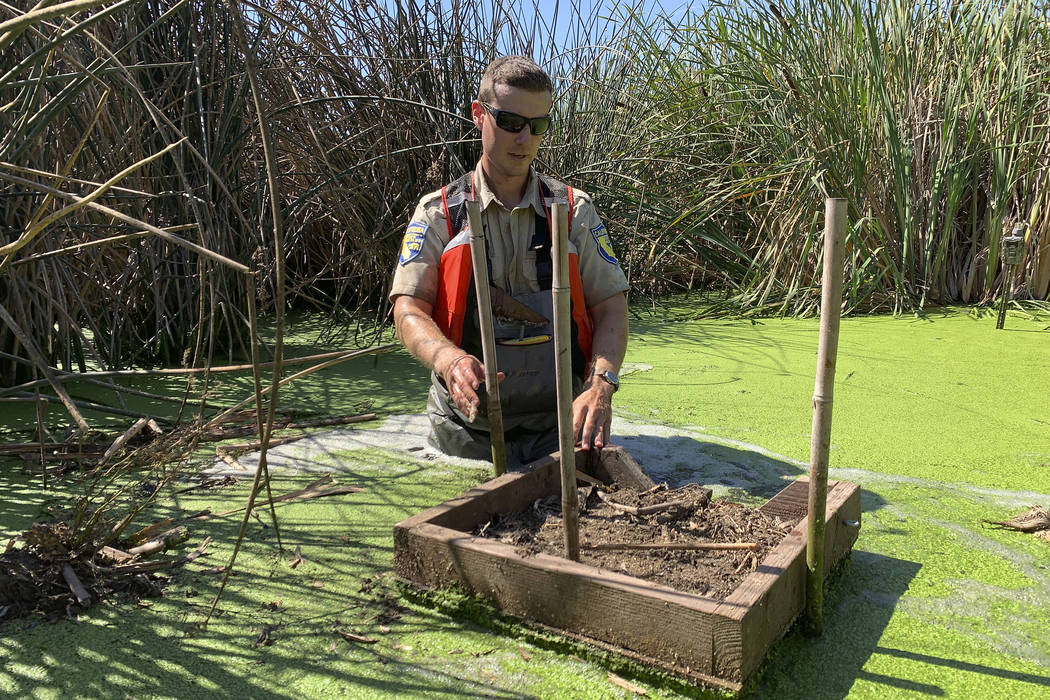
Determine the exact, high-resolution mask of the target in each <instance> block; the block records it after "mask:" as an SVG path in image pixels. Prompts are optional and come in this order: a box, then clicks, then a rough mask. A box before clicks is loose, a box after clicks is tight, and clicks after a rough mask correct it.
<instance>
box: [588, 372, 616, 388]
mask: <svg viewBox="0 0 1050 700" xmlns="http://www.w3.org/2000/svg"><path fill="white" fill-rule="evenodd" d="M594 376H596V377H601V378H602V379H604V380H605V381H607V382H609V383H610V384H612V388H613V392H615V391H616V390H617V389H619V388H620V378H619V377H617V376H616V372H613V371H612V370H608V369H603V370H601V371H599V372H595V373H594Z"/></svg>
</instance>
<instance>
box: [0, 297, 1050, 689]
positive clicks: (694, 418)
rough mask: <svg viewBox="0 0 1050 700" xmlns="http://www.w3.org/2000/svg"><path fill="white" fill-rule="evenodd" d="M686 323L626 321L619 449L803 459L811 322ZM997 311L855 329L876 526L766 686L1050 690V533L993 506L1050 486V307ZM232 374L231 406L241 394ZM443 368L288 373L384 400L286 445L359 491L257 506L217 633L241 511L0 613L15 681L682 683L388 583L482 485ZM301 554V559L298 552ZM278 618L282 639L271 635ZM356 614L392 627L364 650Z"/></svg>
mask: <svg viewBox="0 0 1050 700" xmlns="http://www.w3.org/2000/svg"><path fill="white" fill-rule="evenodd" d="M689 316H690V309H689V308H688V306H687V305H683V306H681V307H679V308H677V309H675V310H673V312H671V313H667V314H663V315H660V316H650V315H648V314H644V313H639V314H636V315H635V316H634V317H633V318H632V335H631V344H630V347H629V350H628V357H627V362H628V364H627V365H626V371H625V372H624V377H623V382H622V384H623V388H622V389H621V391H620V392H619V393H618V394H617V395H616V400H615V408H616V411H617V417H616V420H615V422H614V432H615V433H616V438H615V440H616V441H618V442H620V443H621V444H623V445H625V446H626V447H627V449H628V450H629V451H630V452H631V453H632V454H633V455H634V456H635V457H636V458H637V459H638V460H639V461H640V462H641V463H642V466H643V467H644V468H645V469H646V470H647V471H649V472H650V474H651V475H653V476H654V477H655V478H657V479H666V480H668V481H671V482H674V483H685V482H688V481H698V482H700V483H704V484H707V485H710V486H712V487H714V488H716V489H717V490H719V491H720V492H721V493H723V494H726V495H730V496H732V497H733V498H736V499H738V500H754V501H758V500H761V499H763V498H765V497H768V496H769V495H771V494H772V493H774V492H776V491H777V490H779V488H780V487H782V486H783V484H784V483H786V482H787V480H790V479H793V478H795V477H796V476H797V475H799V474H801V473H803V472H804V471H805V470H806V466H805V463H806V461H807V459H808V451H809V431H810V424H811V420H812V412H811V410H812V409H811V403H810V402H811V397H812V393H813V373H814V370H815V366H816V347H817V327H818V325H817V321H816V320H812V319H811V320H799V319H763V320H756V321H751V320H747V319H744V320H733V319H728V320H727V319H717V320H712V319H706V320H705V319H698V320H691V319H690V318H689ZM307 325H308V324H305V323H303V324H301V326H300V328H301V329H303V330H304V331H308V330H309V328H307ZM994 325H995V318H994V315H992V314H989V313H987V312H980V311H977V310H974V311H970V310H967V309H957V310H955V309H953V310H946V311H939V312H932V313H927V314H925V315H923V316H921V317H904V318H892V317H859V318H847V319H844V320H843V322H842V328H841V336H840V346H839V359H838V366H837V373H838V375H837V382H836V386H835V405H834V410H835V413H834V421H833V427H832V451H831V475H832V477H833V478H839V479H848V480H851V481H854V482H856V483H859V484H860V485H861V487H862V504H863V508H864V515H863V525H862V529H861V534H860V539H859V540H858V542H857V544H856V546H855V548H854V552H853V554H852V556H851V558H850V559H849V560H848V562H847V563H846V564H845V565H844V566H843V567H842V568H841V569H840V571H839V572H838V573H837V574H836V575H835V576H834V577H833V578H832V580H831V581H830V582H829V589H828V592H827V594H826V598H825V633H824V636H823V637H821V638H820V639H816V640H814V639H809V638H806V637H803V636H802V635H801V634H800V633H799V632H798V631H797V630H793V631H792V632H791V633H789V635H788V636H787V637H786V638H785V640H783V641H782V642H781V643H780V644H779V645H778V646H777V647H776V648H775V649H774V651H773V652H772V654H771V655H770V657H769V659H768V660H767V663H766V664H765V665H764V666H763V668H762V670H761V671H760V675H759V677H758V678H757V679H756V681H755V682H754V683H753V685H752V687H751V689H750V690H751V692H752V693H753V694H754V695H755V696H756V697H771V698H772V697H776V698H794V697H817V698H841V697H856V698H867V697H872V698H886V697H894V698H896V697H904V698H907V697H915V698H927V697H930V696H935V697H959V698H1000V697H1010V698H1042V697H1048V696H1050V638H1048V636H1047V635H1046V632H1045V631H1046V629H1047V628H1048V626H1050V608H1048V604H1047V602H1046V601H1047V600H1050V544H1047V543H1046V542H1042V541H1039V540H1036V539H1035V538H1034V537H1032V536H1029V535H1022V534H1017V533H1010V532H1004V531H1000V530H995V529H991V528H989V527H987V526H986V525H984V524H983V522H982V521H983V520H984V519H1003V518H1005V517H1008V516H1010V515H1013V514H1015V513H1017V512H1019V511H1020V510H1023V509H1024V508H1025V507H1026V506H1028V505H1030V504H1032V503H1042V504H1043V505H1050V373H1047V371H1046V367H1047V365H1048V359H1050V317H1047V316H1045V315H1044V316H1038V315H1034V314H1029V315H1025V314H1020V313H1011V314H1010V316H1009V318H1008V320H1007V327H1006V329H1005V330H1002V331H996V330H995V328H994ZM293 330H294V329H293ZM299 337H300V338H302V340H300V341H298V346H297V347H294V348H293V351H294V352H298V353H299V354H306V353H308V352H313V351H317V350H318V349H317V348H312V347H309V346H308V341H307V340H306V339H307V338H308V337H309V333H308V332H304V333H302V335H301V336H299ZM221 383H222V389H223V391H224V392H226V395H227V396H228V397H232V398H240V397H241V394H242V393H243V392H244V391H246V388H247V386H248V382H247V380H246V378H236V379H229V378H223V379H222V380H221ZM426 387H427V378H426V376H425V374H424V373H423V372H422V371H421V370H420V369H419V368H418V367H417V366H416V365H415V364H414V363H413V362H412V361H411V359H410V358H408V357H407V356H405V355H404V354H403V353H394V354H390V355H384V356H382V357H381V358H379V359H378V360H373V359H371V358H366V359H362V360H356V361H354V362H351V363H347V364H345V365H342V366H340V367H337V368H334V369H332V370H328V371H326V373H324V374H321V375H316V376H315V377H314V378H312V379H311V380H309V381H306V382H303V383H300V384H297V385H294V386H293V387H292V388H291V389H290V390H288V391H287V392H284V394H282V396H283V399H282V400H283V401H284V402H286V405H289V406H302V407H310V408H313V409H316V410H321V411H325V412H330V413H333V414H338V413H350V412H353V411H356V410H358V409H360V408H361V407H362V405H363V404H364V403H365V402H367V401H371V402H372V406H373V410H376V411H377V412H378V413H379V414H380V416H381V420H380V421H376V422H375V423H373V424H365V425H363V426H359V427H355V428H354V429H352V430H351V429H344V430H341V431H332V432H328V433H324V434H319V435H317V436H314V438H312V439H311V440H309V441H306V442H304V443H298V444H294V445H288V446H284V447H281V448H278V449H277V450H276V451H275V454H274V458H273V461H274V462H275V463H276V464H277V465H278V468H277V470H276V472H275V474H276V476H275V489H276V490H277V491H290V490H293V489H295V488H301V486H302V485H304V484H305V483H306V482H308V481H311V480H313V479H314V478H316V476H317V474H316V472H317V471H328V472H331V473H333V474H334V475H335V477H336V479H337V481H338V482H339V483H346V484H355V485H360V486H363V487H365V489H366V490H365V491H364V492H362V493H358V494H350V495H345V496H339V497H335V498H330V499H319V500H315V501H307V502H304V503H296V504H291V505H287V506H284V507H281V508H279V509H278V511H277V512H278V516H279V518H280V525H281V536H282V540H283V542H284V544H285V547H286V550H287V551H286V552H285V553H284V554H283V555H280V554H278V553H277V551H276V545H275V543H274V537H273V534H272V528H270V527H268V526H267V525H266V522H267V521H266V518H265V514H263V513H260V514H261V515H263V516H264V517H263V518H262V520H261V521H257V520H254V519H253V520H252V521H251V524H250V527H249V533H248V540H249V541H248V544H247V545H246V548H245V550H244V551H242V553H241V555H240V558H239V559H238V575H237V576H235V577H233V578H232V579H231V582H230V584H229V587H228V588H227V591H226V593H225V594H224V597H223V600H222V602H221V603H220V614H219V615H217V616H216V617H214V618H213V619H212V621H211V623H210V624H209V626H208V628H207V630H206V631H202V630H201V629H200V624H199V623H200V622H201V621H202V619H203V613H202V610H203V609H204V607H206V606H207V605H208V604H209V603H210V601H211V598H212V597H213V596H214V593H215V591H216V589H217V586H218V576H216V575H215V574H213V573H209V571H210V570H211V568H213V567H215V566H217V565H220V564H224V563H225V562H226V561H227V559H228V557H229V554H230V551H231V547H232V541H233V539H234V538H235V535H236V531H237V527H238V526H239V522H240V521H239V517H238V516H230V517H226V518H215V519H212V520H210V521H208V522H207V523H206V524H201V525H197V526H194V528H193V529H194V539H192V540H191V542H195V541H199V539H201V538H203V537H204V535H211V537H212V538H213V539H214V541H215V542H214V544H213V546H212V548H211V549H210V550H209V553H210V554H209V556H207V557H204V558H202V559H200V560H198V561H197V562H194V563H192V564H190V565H188V566H187V567H186V568H185V570H184V571H183V572H182V573H181V574H180V575H179V576H178V577H177V578H176V579H175V580H174V581H173V583H172V584H171V585H170V586H169V588H168V592H167V595H166V596H165V597H164V598H160V599H154V600H151V601H146V602H144V603H142V604H139V605H129V604H121V603H118V602H107V603H104V604H102V605H99V606H96V607H95V608H92V609H91V610H89V611H86V612H84V613H81V614H80V615H79V617H78V619H77V620H76V621H63V622H59V623H56V624H38V625H36V626H33V627H30V628H26V624H25V622H16V623H7V624H4V625H0V659H2V664H0V694H9V695H12V696H17V697H42V698H47V697H55V698H58V697H61V698H66V697H136V698H138V697H179V698H181V697H273V698H284V697H330V696H337V697H338V696H342V697H351V698H367V697H376V698H402V697H433V698H459V697H503V698H511V697H514V698H518V697H532V698H607V697H629V696H631V697H633V695H632V694H631V693H629V692H628V691H626V690H624V689H623V688H621V687H619V686H617V685H614V684H612V683H611V682H610V681H609V678H608V671H609V669H612V670H615V671H616V672H617V673H619V674H621V675H625V676H631V679H632V682H633V683H635V684H637V685H640V686H642V687H644V688H645V689H646V690H647V692H648V694H649V697H667V698H670V697H681V696H682V695H683V694H685V693H687V689H684V688H682V687H680V686H677V685H675V684H673V683H671V682H669V681H667V680H666V679H661V678H660V677H658V676H648V677H646V676H644V675H642V676H638V675H631V673H632V669H631V668H630V667H625V666H623V665H622V664H620V662H619V661H618V660H617V659H612V658H602V657H601V656H600V655H595V654H591V653H589V652H588V651H587V650H586V649H581V648H573V647H566V646H564V645H562V646H559V645H558V643H557V642H556V641H552V640H551V639H549V638H546V637H544V636H543V635H536V634H532V633H530V632H529V631H527V630H525V629H523V628H521V627H519V626H516V625H514V624H512V623H507V622H506V621H495V622H494V621H493V620H492V619H491V616H489V615H488V613H486V612H484V611H481V612H478V610H477V609H476V608H475V609H473V614H474V616H475V619H480V618H486V621H487V623H488V624H489V625H490V627H482V626H479V625H477V624H475V623H474V622H472V621H471V620H470V619H469V618H468V617H463V616H460V617H453V616H450V615H447V614H445V612H440V611H438V610H435V609H434V608H433V607H431V604H432V603H433V602H434V601H433V600H431V601H419V600H418V599H415V598H413V599H411V600H409V599H408V598H406V597H405V596H404V595H403V594H402V592H401V591H400V590H399V589H398V588H397V587H396V586H395V583H394V581H393V579H392V577H391V575H390V561H391V548H392V539H391V527H392V525H393V524H394V523H396V522H397V521H399V520H401V519H403V518H404V517H407V516H408V515H410V514H414V513H416V512H418V511H420V510H422V509H423V508H425V507H427V506H429V505H433V504H435V503H438V502H440V501H442V500H445V499H447V498H451V497H453V496H456V495H458V494H459V493H461V492H462V491H464V490H466V489H467V488H469V487H471V486H473V485H475V484H477V483H479V482H480V481H482V480H484V479H485V478H486V477H487V471H486V469H485V468H484V466H483V465H481V464H478V463H472V462H467V461H449V460H444V459H441V458H439V457H437V455H435V453H433V452H432V451H431V450H429V449H428V448H426V446H425V442H424V440H423V438H422V436H421V435H419V432H420V430H421V429H422V426H423V421H422V420H421V418H420V416H419V414H420V413H421V411H422V409H423V404H424V395H425V391H426ZM158 410H159V409H158ZM9 418H10V420H8V421H7V424H8V425H9V426H14V425H17V424H18V423H19V420H20V419H19V417H18V416H17V415H15V414H10V415H9ZM23 418H24V417H23ZM244 461H245V463H246V464H248V465H249V466H251V463H252V462H251V459H250V458H246V459H245V460H244ZM282 465H283V466H282ZM0 489H2V492H3V493H4V499H3V500H2V503H0V534H2V535H4V540H5V541H6V539H7V538H8V537H9V536H10V534H12V533H14V532H16V531H18V530H20V529H22V528H24V527H26V526H27V525H28V523H30V522H32V520H33V519H34V518H36V517H38V516H39V515H40V512H41V505H42V503H43V500H44V499H45V498H47V497H52V496H55V495H56V494H57V495H60V494H61V491H60V490H59V491H58V492H56V491H50V492H49V493H48V494H46V495H45V494H42V493H41V488H40V485H39V483H38V482H35V481H34V482H30V481H29V480H28V479H27V478H26V477H25V476H23V475H21V474H20V473H19V472H18V471H17V469H16V468H15V465H14V464H13V463H11V462H0ZM245 498H246V486H245V483H244V482H243V481H242V482H241V483H240V484H238V485H237V486H234V487H230V488H226V489H223V490H219V491H210V492H189V493H186V494H180V495H177V496H170V497H167V498H165V499H164V500H163V504H164V505H163V507H161V508H160V509H159V510H160V512H158V513H155V514H154V515H155V516H156V517H160V516H162V515H168V514H177V513H180V512H189V511H194V510H198V509H200V508H204V507H210V508H212V509H213V510H216V511H218V510H223V509H229V508H232V507H235V506H236V505H238V504H241V503H243V502H244V500H245ZM296 546H299V547H300V550H301V553H302V556H303V557H304V558H305V562H304V563H302V564H301V565H299V566H297V567H296V568H294V569H293V568H291V567H289V566H288V564H287V562H288V561H289V560H291V559H292V557H293V551H294V549H295V547H296ZM451 599H452V600H454V599H455V596H451ZM453 604H454V603H453ZM448 609H449V606H448V605H446V606H445V607H442V608H441V610H446V611H447V610H448ZM264 626H267V627H268V629H269V635H268V636H269V643H266V642H261V643H258V644H257V642H258V640H259V637H260V632H261V631H262V630H263V627H264ZM491 627H495V628H496V630H497V631H494V630H493V629H492V628H491ZM336 628H338V629H339V630H343V631H347V632H351V633H353V634H357V635H360V636H364V637H367V638H369V639H375V640H377V641H376V642H375V643H374V644H360V643H352V642H348V641H347V640H346V639H345V638H344V637H343V636H341V635H339V634H338V632H337V631H336ZM635 670H636V669H635Z"/></svg>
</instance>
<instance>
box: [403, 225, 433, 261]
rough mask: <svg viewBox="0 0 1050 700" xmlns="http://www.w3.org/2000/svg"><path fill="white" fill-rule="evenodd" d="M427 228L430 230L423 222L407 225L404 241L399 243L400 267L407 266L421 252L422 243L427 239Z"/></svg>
mask: <svg viewBox="0 0 1050 700" xmlns="http://www.w3.org/2000/svg"><path fill="white" fill-rule="evenodd" d="M428 228H430V227H429V225H428V224H426V222H423V221H413V222H412V223H410V224H409V225H408V229H407V230H406V231H405V239H404V240H403V241H401V264H402V265H407V264H408V263H409V262H411V261H412V260H413V259H414V258H415V257H416V256H417V255H419V253H420V251H421V250H423V241H424V239H426V237H427V229H428Z"/></svg>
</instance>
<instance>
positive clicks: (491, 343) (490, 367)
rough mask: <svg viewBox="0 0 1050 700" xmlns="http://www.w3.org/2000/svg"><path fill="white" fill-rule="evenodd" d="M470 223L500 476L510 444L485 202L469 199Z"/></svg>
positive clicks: (494, 465)
mask: <svg viewBox="0 0 1050 700" xmlns="http://www.w3.org/2000/svg"><path fill="white" fill-rule="evenodd" d="M466 206H467V221H468V222H469V223H470V261H471V265H472V266H473V268H474V290H475V292H476V296H477V298H478V325H480V326H481V353H482V357H481V361H482V363H483V364H484V365H485V401H486V403H487V405H488V418H489V440H490V442H491V443H492V469H493V471H494V472H495V473H496V476H499V475H500V474H503V473H505V472H506V471H507V446H506V443H505V442H504V437H503V406H501V405H500V402H499V378H498V375H497V373H498V370H499V368H498V367H497V366H496V336H495V331H494V330H493V328H492V296H491V295H490V294H489V266H488V254H487V253H486V252H485V228H484V227H483V226H482V224H481V204H480V203H479V202H478V201H477V200H476V199H468V200H467V202H466Z"/></svg>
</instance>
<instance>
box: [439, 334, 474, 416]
mask: <svg viewBox="0 0 1050 700" xmlns="http://www.w3.org/2000/svg"><path fill="white" fill-rule="evenodd" d="M457 350H458V348H457ZM438 374H440V375H441V379H442V380H444V382H445V388H446V389H448V395H449V398H450V399H451V400H452V403H454V404H455V405H456V408H458V409H459V410H460V411H462V412H463V413H464V414H466V416H467V420H469V421H470V422H471V423H473V422H474V419H475V418H476V417H477V415H478V407H479V406H480V405H481V399H479V398H478V387H479V386H481V382H483V381H485V366H484V365H483V364H481V362H479V361H478V358H476V357H474V356H473V355H471V354H469V353H465V352H463V351H462V350H460V354H459V355H458V356H455V357H453V358H452V360H451V361H450V362H448V363H447V364H446V365H445V367H443V368H441V369H440V370H438Z"/></svg>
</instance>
